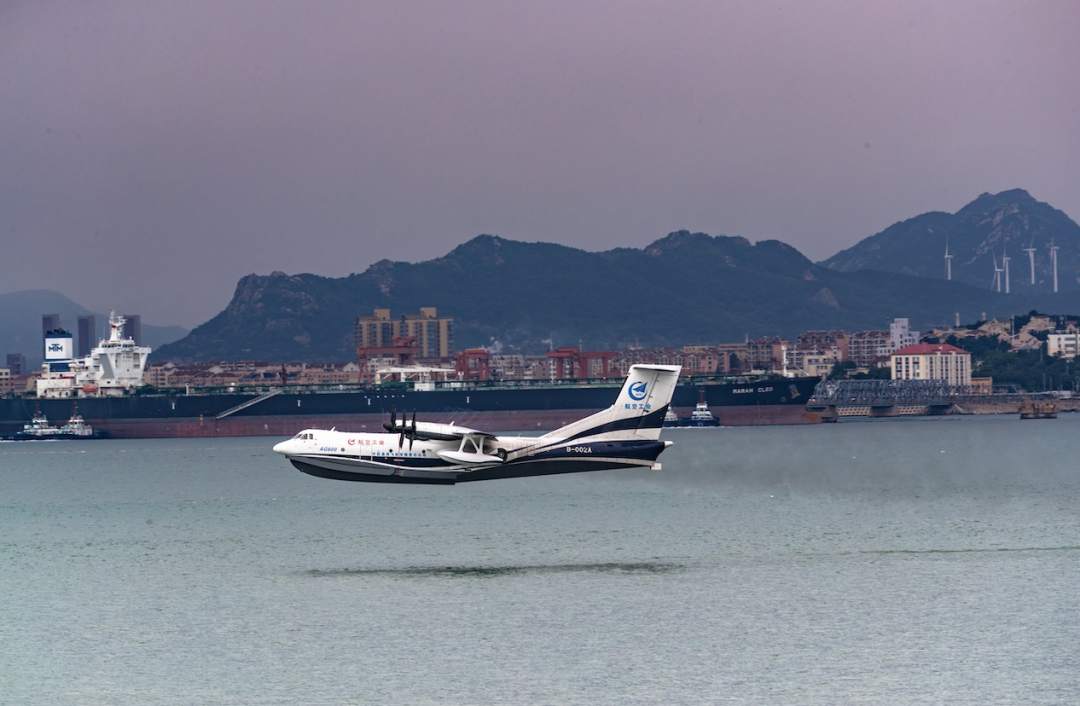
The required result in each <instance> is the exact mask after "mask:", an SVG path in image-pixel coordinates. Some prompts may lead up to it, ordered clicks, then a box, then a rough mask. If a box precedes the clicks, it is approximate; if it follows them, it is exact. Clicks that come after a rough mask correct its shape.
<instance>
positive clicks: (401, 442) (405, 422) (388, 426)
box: [383, 408, 418, 451]
mask: <svg viewBox="0 0 1080 706" xmlns="http://www.w3.org/2000/svg"><path fill="white" fill-rule="evenodd" d="M383 429H385V430H386V431H388V432H390V433H391V434H393V433H394V432H397V433H398V448H399V449H401V448H404V447H405V437H409V450H410V451H412V447H413V442H414V441H416V437H417V436H418V433H417V427H416V410H415V409H414V410H413V413H412V424H410V423H409V418H408V416H407V415H406V414H405V413H404V412H402V414H401V422H400V423H399V422H398V418H397V410H396V409H393V408H391V409H390V421H389V422H384V423H383Z"/></svg>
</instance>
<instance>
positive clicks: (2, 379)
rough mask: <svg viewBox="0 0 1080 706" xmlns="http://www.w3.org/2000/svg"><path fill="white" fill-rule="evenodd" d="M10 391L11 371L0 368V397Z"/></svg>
mask: <svg viewBox="0 0 1080 706" xmlns="http://www.w3.org/2000/svg"><path fill="white" fill-rule="evenodd" d="M11 390H12V379H11V371H10V370H8V369H7V368H0V395H6V394H8V393H10V392H11Z"/></svg>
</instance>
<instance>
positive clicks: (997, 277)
mask: <svg viewBox="0 0 1080 706" xmlns="http://www.w3.org/2000/svg"><path fill="white" fill-rule="evenodd" d="M990 256H991V257H993V258H994V286H993V290H994V291H995V292H1000V291H1001V273H1002V272H1004V271H1005V270H1003V269H1001V268H1000V267H998V261H997V255H995V254H994V253H990Z"/></svg>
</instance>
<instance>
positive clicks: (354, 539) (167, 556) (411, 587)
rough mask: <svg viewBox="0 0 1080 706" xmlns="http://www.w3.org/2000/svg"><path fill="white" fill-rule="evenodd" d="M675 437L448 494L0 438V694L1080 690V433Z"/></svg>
mask: <svg viewBox="0 0 1080 706" xmlns="http://www.w3.org/2000/svg"><path fill="white" fill-rule="evenodd" d="M666 436H667V437H668V438H671V439H674V440H675V441H676V444H677V445H676V446H675V447H673V448H672V449H671V450H670V451H669V452H668V453H667V454H665V456H664V458H663V461H664V466H665V470H664V471H663V472H662V473H653V472H649V471H614V472H604V473H597V474H590V475H581V476H565V477H552V478H540V479H522V480H508V481H493V482H488V483H479V484H470V485H462V486H458V487H450V488H445V487H424V486H401V487H397V486H384V485H367V484H357V483H342V482H335V481H327V480H321V479H316V478H311V477H308V476H305V475H303V474H301V473H299V472H297V471H294V470H292V468H291V467H290V466H288V465H287V464H286V463H285V462H284V461H283V460H282V459H280V458H278V457H276V456H275V455H274V454H272V453H270V451H269V448H270V446H271V444H272V443H273V440H272V439H238V440H219V439H201V440H147V441H98V442H48V443H43V444H16V443H8V444H0V596H2V600H0V703H11V704H39V703H40V704H46V703H48V704H52V703H71V704H99V703H100V704H195V703H227V704H278V703H303V704H339V703H406V704H412V703H418V704H420V703H470V704H471V703H508V704H513V703H551V704H568V703H582V704H584V703H590V704H591V703H620V704H624V703H643V704H651V703H737V704H772V703H790V704H841V703H872V704H905V703H949V704H1024V703H1040V704H1044V703H1045V704H1075V703H1080V598H1078V596H1080V415H1076V416H1072V415H1065V416H1063V417H1062V418H1060V419H1058V420H1055V421H1039V422H1020V421H1019V420H1017V419H1015V418H986V417H984V418H950V419H937V420H905V421H879V422H844V423H841V424H837V425H823V426H815V427H769V428H749V429H719V430H677V431H675V432H672V433H669V434H668V433H666Z"/></svg>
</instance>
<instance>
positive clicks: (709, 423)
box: [686, 393, 720, 427]
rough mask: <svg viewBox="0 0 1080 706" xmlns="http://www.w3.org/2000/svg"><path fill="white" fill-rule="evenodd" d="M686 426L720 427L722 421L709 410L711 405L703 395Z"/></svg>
mask: <svg viewBox="0 0 1080 706" xmlns="http://www.w3.org/2000/svg"><path fill="white" fill-rule="evenodd" d="M686 426H688V427H718V426H720V420H719V419H717V418H716V417H715V416H713V413H712V412H711V411H710V410H709V403H708V402H706V401H705V394H704V393H702V395H701V399H700V400H698V403H697V405H696V406H695V407H694V411H693V412H691V413H690V418H689V419H687V420H686Z"/></svg>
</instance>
